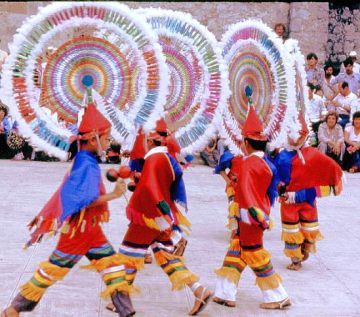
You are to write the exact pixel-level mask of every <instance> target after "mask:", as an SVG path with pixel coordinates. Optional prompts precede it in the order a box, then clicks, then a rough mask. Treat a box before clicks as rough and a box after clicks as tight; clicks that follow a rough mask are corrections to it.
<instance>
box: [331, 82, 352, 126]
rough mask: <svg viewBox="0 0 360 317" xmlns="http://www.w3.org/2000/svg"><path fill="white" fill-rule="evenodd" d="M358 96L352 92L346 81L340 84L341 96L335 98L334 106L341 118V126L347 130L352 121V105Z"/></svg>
mask: <svg viewBox="0 0 360 317" xmlns="http://www.w3.org/2000/svg"><path fill="white" fill-rule="evenodd" d="M356 99H357V96H356V95H355V94H354V93H352V92H351V90H350V88H349V84H348V83H347V82H346V81H344V82H342V83H339V94H338V95H337V96H336V97H335V98H334V100H333V101H332V104H333V105H334V107H335V109H336V112H337V114H338V115H339V117H340V121H339V124H340V125H341V126H342V127H343V128H345V126H346V124H347V123H348V122H349V121H350V111H351V104H352V102H353V101H354V100H356Z"/></svg>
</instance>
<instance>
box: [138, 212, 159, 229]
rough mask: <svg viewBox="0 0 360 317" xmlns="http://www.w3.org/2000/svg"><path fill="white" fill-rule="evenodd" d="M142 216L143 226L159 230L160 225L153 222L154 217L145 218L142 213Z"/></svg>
mask: <svg viewBox="0 0 360 317" xmlns="http://www.w3.org/2000/svg"><path fill="white" fill-rule="evenodd" d="M142 218H143V220H144V223H145V226H146V227H148V228H150V229H154V230H157V231H161V230H160V227H159V226H158V224H157V223H156V222H155V220H154V219H152V218H146V217H145V216H144V215H142Z"/></svg>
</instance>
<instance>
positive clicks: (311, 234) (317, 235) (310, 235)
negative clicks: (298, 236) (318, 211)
mask: <svg viewBox="0 0 360 317" xmlns="http://www.w3.org/2000/svg"><path fill="white" fill-rule="evenodd" d="M301 232H302V234H303V235H304V239H305V240H307V241H310V242H315V241H320V240H323V239H324V236H323V235H322V234H321V232H320V230H314V231H307V230H303V229H302V230H301Z"/></svg>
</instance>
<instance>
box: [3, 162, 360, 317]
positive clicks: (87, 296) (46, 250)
mask: <svg viewBox="0 0 360 317" xmlns="http://www.w3.org/2000/svg"><path fill="white" fill-rule="evenodd" d="M69 167H70V165H69V164H68V163H45V162H25V161H6V160H0V175H1V178H0V210H1V218H0V233H1V240H0V250H1V251H0V279H1V283H0V307H1V308H3V307H5V306H6V305H8V304H9V302H10V301H11V299H12V297H13V296H14V295H15V293H16V291H17V288H18V286H19V285H21V284H22V283H23V282H25V281H26V280H27V279H29V278H30V276H31V275H32V272H33V271H34V270H35V268H36V266H37V264H38V263H39V262H40V261H42V260H46V259H47V257H48V256H49V255H50V253H51V252H52V250H53V248H54V246H55V243H56V238H55V239H49V240H47V241H44V242H42V243H41V244H40V245H37V246H35V247H32V248H30V249H28V250H27V251H23V250H22V246H23V244H24V242H25V241H26V240H27V238H28V232H27V228H26V224H27V223H28V222H29V221H30V220H31V219H32V218H33V217H34V216H35V215H36V214H37V213H38V211H39V210H40V209H41V207H42V206H43V205H44V203H45V202H46V200H47V199H48V198H49V196H50V195H51V194H52V193H53V192H54V190H55V189H56V188H57V186H58V185H59V184H60V182H61V180H62V178H63V175H64V174H65V172H66V170H67V169H68V168H69ZM109 167H110V166H109V165H102V169H103V170H106V169H107V168H109ZM346 176H347V183H346V184H345V189H344V193H343V194H342V196H340V197H328V198H323V199H321V200H319V202H318V207H319V210H320V216H319V220H320V224H321V230H322V233H323V235H324V237H325V239H324V240H323V241H320V242H319V244H318V253H317V254H316V255H314V256H313V255H312V256H311V257H310V259H309V260H308V261H307V262H306V263H304V266H303V269H302V271H300V272H293V271H288V270H286V265H287V264H288V260H287V259H286V258H285V256H284V255H283V253H282V249H283V244H282V242H281V241H280V230H281V226H280V222H279V206H278V205H276V206H275V208H274V209H273V211H272V216H273V217H274V218H275V226H274V229H273V230H272V231H271V232H267V233H266V234H265V246H266V247H267V249H268V250H269V251H270V252H271V253H272V255H273V264H274V267H275V269H276V270H277V271H278V272H279V273H280V274H281V276H282V278H283V281H284V285H285V287H286V289H287V291H288V293H289V294H290V297H291V300H292V303H293V305H292V306H291V307H290V309H288V310H286V311H263V310H261V309H259V308H258V304H259V303H260V301H261V293H260V291H259V290H258V288H257V287H256V286H255V285H254V280H255V278H254V275H253V273H252V272H251V271H250V269H248V268H247V269H246V270H245V271H244V272H243V275H242V279H241V281H240V289H239V292H238V295H237V307H236V308H235V309H231V308H226V307H222V306H219V305H216V304H214V303H211V304H210V305H209V306H208V308H207V309H206V310H205V311H204V312H203V313H201V314H200V316H204V317H206V316H207V317H209V316H213V317H215V316H216V317H220V316H230V317H231V316H299V317H300V316H310V317H311V316H318V317H320V316H323V317H335V316H336V317H338V316H339V317H340V316H341V317H345V316H348V317H350V316H351V317H355V316H360V307H359V303H360V274H359V268H358V266H359V264H358V261H359V253H360V247H359V243H360V230H359V225H360V217H359V214H358V212H359V211H360V207H359V206H360V195H359V194H360V190H359V188H360V187H359V185H360V174H355V175H351V174H346ZM185 182H186V185H187V191H188V201H189V218H190V220H191V222H192V224H193V231H192V234H191V236H190V237H189V244H188V248H187V250H186V252H185V256H186V263H187V265H188V267H189V268H190V269H191V270H193V271H194V272H197V273H198V274H199V275H200V276H201V282H203V283H204V284H205V285H207V286H208V287H210V288H211V289H213V288H214V287H215V274H214V273H213V271H214V269H215V268H218V267H219V266H220V265H221V263H222V260H223V256H224V254H225V250H226V247H227V243H228V236H229V233H228V232H227V230H226V228H225V223H226V215H227V211H226V206H227V203H226V197H225V193H224V183H223V181H222V179H221V178H220V176H217V175H213V174H212V170H211V169H210V168H208V167H206V166H194V167H191V168H189V169H188V170H187V171H186V172H185ZM106 186H107V188H108V189H109V190H110V189H111V187H112V185H111V184H110V183H108V182H107V184H106ZM127 196H130V193H127ZM125 204H126V202H125V199H124V198H120V199H118V200H116V201H113V202H111V203H110V210H111V211H112V217H111V222H110V223H109V224H106V225H104V228H105V232H106V234H107V235H108V238H109V239H110V241H111V242H112V243H113V245H114V246H115V247H116V248H117V247H118V246H119V244H120V242H121V239H122V237H123V234H124V232H125V229H126V223H127V221H126V219H125V216H124V207H125ZM86 263H87V260H86V259H83V260H81V263H80V264H79V265H77V266H76V267H75V268H74V269H73V270H72V271H71V272H70V273H69V275H68V276H67V277H66V278H65V279H64V280H63V281H61V282H59V283H57V284H56V285H55V286H53V287H52V288H50V289H49V290H48V292H47V293H46V294H45V296H44V297H43V300H42V301H41V302H40V304H39V305H38V307H37V308H36V309H35V311H34V312H33V313H27V314H23V315H22V316H37V317H40V316H41V317H45V316H46V317H47V316H51V317H66V316H77V317H80V316H81V317H82V316H84V317H95V316H102V317H111V316H113V317H115V316H116V315H115V314H114V313H111V312H109V311H107V310H105V305H106V302H104V301H103V300H102V299H100V297H99V296H98V294H99V293H100V291H101V290H102V289H103V283H102V281H101V279H100V277H99V276H98V274H97V273H94V272H89V271H86V270H83V269H81V268H80V266H81V265H84V264H86ZM136 281H137V285H138V286H141V290H142V292H141V294H140V295H138V296H136V297H134V300H133V301H134V306H135V308H136V310H137V315H136V316H139V317H143V316H144V317H162V316H170V317H172V316H174V317H175V316H176V317H177V316H186V313H187V311H188V309H189V305H190V303H189V304H188V303H187V294H186V292H185V291H180V292H171V287H170V283H169V281H168V279H167V277H166V275H165V274H164V273H162V272H161V270H160V269H159V268H158V267H157V266H156V265H155V264H151V265H147V266H146V267H145V269H144V270H143V271H141V272H140V273H139V274H138V277H137V280H136ZM192 300H193V299H191V304H192Z"/></svg>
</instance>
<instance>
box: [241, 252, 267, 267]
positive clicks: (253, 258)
mask: <svg viewBox="0 0 360 317" xmlns="http://www.w3.org/2000/svg"><path fill="white" fill-rule="evenodd" d="M241 258H242V259H243V260H244V262H245V263H246V264H247V265H249V266H250V267H252V268H257V267H260V266H263V265H264V264H266V263H268V262H269V261H270V258H271V254H270V253H269V252H268V251H266V250H265V249H263V248H261V249H259V250H257V251H245V250H242V253H241Z"/></svg>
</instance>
